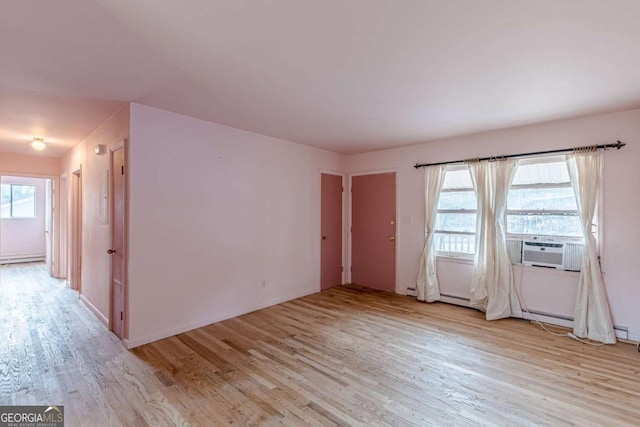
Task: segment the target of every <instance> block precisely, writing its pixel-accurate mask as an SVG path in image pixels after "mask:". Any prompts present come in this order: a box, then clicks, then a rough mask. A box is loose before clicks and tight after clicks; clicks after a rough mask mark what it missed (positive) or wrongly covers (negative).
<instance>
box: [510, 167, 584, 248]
mask: <svg viewBox="0 0 640 427" xmlns="http://www.w3.org/2000/svg"><path fill="white" fill-rule="evenodd" d="M507 235H508V236H511V237H515V236H517V237H525V238H526V237H527V236H552V237H582V226H581V224H580V216H579V213H578V205H577V202H576V197H575V194H574V192H573V187H572V186H571V181H570V178H569V171H568V168H567V164H566V162H565V159H564V157H552V158H538V159H528V160H522V161H521V162H520V164H519V166H518V169H517V170H516V175H515V177H514V179H513V183H512V184H511V189H510V190H509V196H508V198H507Z"/></svg>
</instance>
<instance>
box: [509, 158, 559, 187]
mask: <svg viewBox="0 0 640 427" xmlns="http://www.w3.org/2000/svg"><path fill="white" fill-rule="evenodd" d="M566 182H571V181H570V180H569V170H568V169H567V164H566V163H565V162H554V163H536V164H532V165H519V166H518V169H517V170H516V176H515V177H513V183H512V184H511V185H527V184H543V183H547V184H560V183H566Z"/></svg>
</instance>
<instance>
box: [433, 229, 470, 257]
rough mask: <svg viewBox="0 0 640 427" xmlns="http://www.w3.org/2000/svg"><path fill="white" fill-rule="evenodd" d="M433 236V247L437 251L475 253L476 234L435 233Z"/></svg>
mask: <svg viewBox="0 0 640 427" xmlns="http://www.w3.org/2000/svg"><path fill="white" fill-rule="evenodd" d="M433 237H434V238H433V245H434V246H433V247H434V248H435V250H436V251H437V252H457V253H463V254H473V253H475V248H476V236H474V235H466V234H440V233H436V234H435V235H434V236H433Z"/></svg>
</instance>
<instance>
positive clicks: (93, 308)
mask: <svg viewBox="0 0 640 427" xmlns="http://www.w3.org/2000/svg"><path fill="white" fill-rule="evenodd" d="M80 301H82V303H83V304H84V305H86V306H87V308H88V309H89V310H91V312H92V313H93V314H94V315H95V316H96V317H97V318H98V320H99V321H100V322H102V324H103V325H104V326H106V327H107V329H109V319H107V318H106V317H105V316H104V314H102V313H101V312H100V310H98V309H97V308H96V306H95V305H93V304H91V301H89V300H88V299H87V298H86V297H85V296H84V295H82V294H80Z"/></svg>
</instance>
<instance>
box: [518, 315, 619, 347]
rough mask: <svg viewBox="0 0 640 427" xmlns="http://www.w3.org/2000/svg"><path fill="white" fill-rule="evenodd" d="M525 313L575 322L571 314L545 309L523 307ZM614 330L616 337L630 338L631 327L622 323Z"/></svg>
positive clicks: (615, 326) (614, 326) (614, 327)
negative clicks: (549, 311) (565, 314)
mask: <svg viewBox="0 0 640 427" xmlns="http://www.w3.org/2000/svg"><path fill="white" fill-rule="evenodd" d="M522 312H523V313H529V314H534V315H537V316H544V317H549V318H552V319H558V320H565V321H567V322H573V321H574V318H573V317H571V316H563V315H561V314H553V313H545V312H544V311H537V310H525V309H522ZM613 330H614V332H615V334H616V337H618V338H621V339H624V340H628V339H629V328H628V327H626V326H620V325H613Z"/></svg>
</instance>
